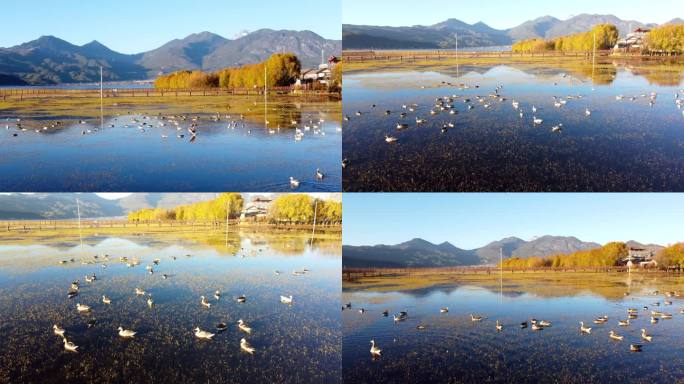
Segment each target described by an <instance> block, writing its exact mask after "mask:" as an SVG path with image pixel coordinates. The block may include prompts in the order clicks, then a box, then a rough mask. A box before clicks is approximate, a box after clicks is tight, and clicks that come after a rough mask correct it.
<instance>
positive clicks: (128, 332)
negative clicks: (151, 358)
mask: <svg viewBox="0 0 684 384" xmlns="http://www.w3.org/2000/svg"><path fill="white" fill-rule="evenodd" d="M116 330H117V331H119V336H121V337H133V336H135V334H136V333H137V332H133V331H131V330H130V329H123V328H122V327H119V328H117V329H116Z"/></svg>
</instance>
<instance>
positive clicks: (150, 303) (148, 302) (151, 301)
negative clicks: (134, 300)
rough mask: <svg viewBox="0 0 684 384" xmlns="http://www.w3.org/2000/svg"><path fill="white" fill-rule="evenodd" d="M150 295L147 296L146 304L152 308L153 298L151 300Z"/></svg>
mask: <svg viewBox="0 0 684 384" xmlns="http://www.w3.org/2000/svg"><path fill="white" fill-rule="evenodd" d="M149 296H150V297H148V298H147V306H148V307H150V308H152V307H154V300H152V295H149Z"/></svg>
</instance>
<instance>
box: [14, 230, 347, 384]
mask: <svg viewBox="0 0 684 384" xmlns="http://www.w3.org/2000/svg"><path fill="white" fill-rule="evenodd" d="M216 237H217V238H219V237H220V238H221V240H222V241H220V242H219V241H214V240H216V239H214V238H212V241H195V240H193V239H192V238H190V237H183V236H175V235H173V234H171V235H154V234H141V235H121V236H107V235H106V234H99V235H90V234H89V235H87V236H85V237H84V239H83V244H81V243H80V240H79V237H78V235H76V236H73V235H72V236H68V237H65V238H61V237H59V236H54V235H52V234H51V235H49V236H46V237H44V238H42V239H41V238H40V237H33V238H32V240H31V241H30V242H25V241H22V240H21V235H17V240H12V239H11V238H9V237H6V238H4V239H3V241H2V242H1V243H0V265H2V267H1V268H0V329H1V331H2V334H3V335H4V336H3V348H2V349H1V350H0V382H6V383H10V382H15V383H16V382H41V383H53V382H54V383H57V382H66V381H69V382H74V383H81V382H122V381H124V380H125V381H127V382H137V383H151V382H206V383H225V382H284V383H288V382H290V383H298V382H302V381H315V382H338V381H339V378H340V377H341V376H340V375H341V367H340V354H341V350H340V348H341V330H340V327H341V320H340V313H339V307H338V304H337V303H338V302H339V295H340V289H341V285H340V280H339V273H340V265H341V264H340V263H341V261H340V260H341V259H340V252H341V250H340V249H341V247H340V245H339V244H340V240H339V238H336V237H335V236H329V235H321V236H319V235H316V236H315V237H314V238H313V241H312V240H311V233H310V232H308V233H298V232H279V233H263V232H262V231H244V232H242V231H238V232H231V233H229V234H228V235H227V236H225V238H224V237H223V236H219V235H217V236H216ZM122 257H125V258H126V259H120V258H122ZM155 259H158V262H157V263H158V264H155V262H154V260H155ZM72 260H73V261H72ZM138 263H139V264H138ZM128 264H130V265H131V266H128ZM148 266H149V267H150V268H152V273H150V272H149V270H148V268H147V267H148ZM275 271H279V272H280V273H279V274H276V273H275ZM295 272H296V273H295ZM93 274H95V275H96V280H94V281H92V282H86V280H85V277H86V276H92V275H93ZM76 280H78V281H79V289H78V290H77V295H76V296H75V297H72V298H69V297H68V296H67V293H68V292H69V291H70V290H73V289H72V288H70V286H71V283H72V282H73V281H76ZM136 288H140V289H141V290H143V291H145V294H144V295H136V292H135V289H136ZM217 290H218V291H220V295H219V296H218V298H216V297H215V296H214V295H215V292H216V291H217ZM103 295H106V296H107V297H108V298H109V299H110V300H111V304H105V303H103V300H102V296H103ZM149 295H151V298H152V300H153V306H152V307H149V306H148V303H147V299H148V298H149V297H150V296H149ZM202 295H204V296H206V298H207V301H208V302H209V303H210V304H211V307H210V308H207V307H205V306H203V305H202V304H201V299H200V296H202ZM241 295H244V296H245V298H246V301H244V302H239V301H238V300H237V298H238V297H239V296H241ZM281 295H283V296H288V297H289V296H290V295H291V296H292V297H293V300H292V304H284V303H282V302H281V299H280V296H281ZM77 303H79V304H85V305H88V306H90V307H91V310H90V311H89V312H78V311H77V309H76V305H77ZM239 319H243V320H244V321H245V322H246V324H247V325H248V326H249V327H251V328H252V330H251V333H250V334H248V333H245V332H244V331H241V330H239V329H238V326H237V322H238V320H239ZM89 323H91V324H92V326H90V327H89V326H88V325H89ZM219 323H225V324H226V326H227V327H226V329H225V330H224V331H219V330H218V329H217V324H219ZM54 324H58V325H59V326H60V327H62V328H64V330H65V336H66V338H67V339H68V341H70V342H73V343H74V344H76V345H78V352H76V353H74V352H69V351H67V350H65V348H64V346H63V341H62V339H61V337H59V336H57V335H55V334H54V333H53V329H52V327H53V325H54ZM119 326H121V327H123V328H124V329H128V330H133V331H135V332H137V333H136V335H135V336H134V337H133V338H130V339H125V338H122V337H120V336H119V335H118V334H117V328H118V327H119ZM195 327H199V328H200V329H201V330H204V331H209V332H211V333H214V334H215V336H214V337H213V338H212V339H211V340H201V339H198V338H197V337H195V335H194V334H193V329H194V328H195ZM241 338H245V339H246V340H247V341H248V343H249V344H251V346H252V347H254V348H255V349H256V350H255V352H254V354H249V353H247V352H244V351H242V350H241V348H240V340H241Z"/></svg>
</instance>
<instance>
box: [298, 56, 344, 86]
mask: <svg viewBox="0 0 684 384" xmlns="http://www.w3.org/2000/svg"><path fill="white" fill-rule="evenodd" d="M339 62H340V59H339V58H337V56H332V55H331V56H330V57H328V60H327V62H322V63H321V64H319V65H318V68H309V69H305V70H303V71H302V73H301V75H300V76H299V79H297V82H296V83H295V85H297V86H302V85H309V84H321V85H328V83H329V82H330V79H331V78H332V71H333V69H334V68H335V66H336V65H337V63H339Z"/></svg>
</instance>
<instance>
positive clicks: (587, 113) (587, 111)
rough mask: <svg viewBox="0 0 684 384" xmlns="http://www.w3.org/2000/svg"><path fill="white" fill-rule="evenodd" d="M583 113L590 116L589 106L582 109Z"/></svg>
mask: <svg viewBox="0 0 684 384" xmlns="http://www.w3.org/2000/svg"><path fill="white" fill-rule="evenodd" d="M584 114H585V115H587V116H591V111H590V110H589V108H586V109H585V110H584Z"/></svg>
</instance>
